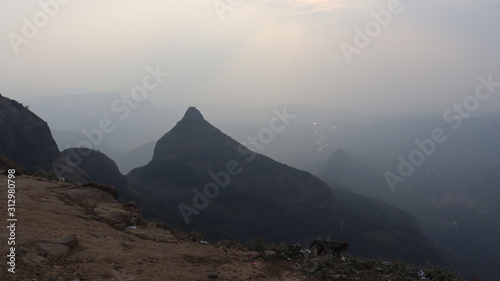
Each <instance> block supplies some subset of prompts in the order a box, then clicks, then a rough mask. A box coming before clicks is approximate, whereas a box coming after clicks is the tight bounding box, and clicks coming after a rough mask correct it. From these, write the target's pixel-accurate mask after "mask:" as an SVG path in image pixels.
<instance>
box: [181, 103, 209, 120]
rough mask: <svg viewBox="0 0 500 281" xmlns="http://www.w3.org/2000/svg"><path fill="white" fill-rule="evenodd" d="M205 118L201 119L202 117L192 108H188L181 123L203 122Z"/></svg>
mask: <svg viewBox="0 0 500 281" xmlns="http://www.w3.org/2000/svg"><path fill="white" fill-rule="evenodd" d="M204 120H205V118H203V115H201V112H200V111H199V110H198V109H197V108H196V107H194V106H190V107H189V108H188V109H187V110H186V113H185V114H184V117H182V120H181V122H182V121H190V122H193V121H204Z"/></svg>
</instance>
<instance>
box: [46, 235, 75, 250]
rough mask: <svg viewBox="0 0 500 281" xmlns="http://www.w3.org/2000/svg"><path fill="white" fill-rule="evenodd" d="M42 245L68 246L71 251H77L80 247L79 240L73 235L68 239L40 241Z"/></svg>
mask: <svg viewBox="0 0 500 281" xmlns="http://www.w3.org/2000/svg"><path fill="white" fill-rule="evenodd" d="M40 243H50V244H60V245H64V246H67V247H69V248H70V249H75V248H76V247H78V238H77V237H76V235H75V234H71V235H68V236H66V237H58V238H49V239H42V240H40Z"/></svg>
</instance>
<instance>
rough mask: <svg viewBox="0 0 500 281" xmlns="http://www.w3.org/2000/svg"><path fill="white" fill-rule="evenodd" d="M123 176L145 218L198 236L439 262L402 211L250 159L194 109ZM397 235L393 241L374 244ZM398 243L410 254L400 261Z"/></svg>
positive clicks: (247, 152)
mask: <svg viewBox="0 0 500 281" xmlns="http://www.w3.org/2000/svg"><path fill="white" fill-rule="evenodd" d="M285 109H286V108H285ZM284 112H286V110H284ZM275 113H276V112H275ZM278 113H279V112H278ZM278 113H276V114H278ZM277 117H278V115H277ZM276 120H279V118H277V119H276ZM283 122H284V121H283ZM275 125H276V126H281V125H282V124H275ZM284 125H287V124H284ZM251 138H253V137H252V136H251ZM257 139H258V138H257ZM126 177H127V180H128V184H129V190H128V192H127V193H128V195H129V196H131V197H130V198H126V199H128V200H134V201H136V202H137V203H138V204H139V205H140V206H141V208H142V211H143V213H144V214H145V216H147V217H148V218H151V219H157V220H162V221H165V222H167V223H168V224H170V225H174V226H176V227H179V228H183V229H185V230H195V231H201V232H204V233H205V235H206V237H207V238H208V239H218V238H230V237H236V238H237V239H239V240H249V239H252V238H255V237H262V238H263V239H265V240H267V241H274V242H281V241H289V242H291V241H294V242H302V243H304V244H306V243H311V241H313V240H314V239H316V238H317V237H318V236H319V237H323V238H324V239H326V238H328V237H330V238H331V239H335V240H346V241H348V242H349V243H353V244H354V245H356V247H354V248H353V250H352V253H358V254H366V255H374V256H385V257H393V258H406V259H409V260H414V261H427V260H434V261H435V260H439V259H440V258H439V257H440V254H439V253H438V252H437V251H436V250H435V248H434V247H433V246H432V245H430V244H429V242H428V241H427V240H426V238H425V236H424V235H423V234H422V233H421V232H420V231H419V230H418V226H417V225H416V224H415V220H414V219H413V218H412V217H411V216H410V215H408V214H407V213H404V212H402V211H400V210H398V209H396V208H394V207H391V206H389V205H385V204H381V203H379V202H375V201H374V200H370V199H367V198H365V197H362V196H359V195H355V194H352V193H350V192H348V191H342V190H338V189H337V190H333V191H332V189H331V188H330V186H328V185H327V184H326V183H325V182H323V181H321V180H320V179H318V178H317V177H315V176H313V175H311V174H310V173H307V172H304V171H301V170H298V169H295V168H292V167H289V166H287V165H285V164H282V163H278V162H276V161H274V160H273V159H271V158H269V157H267V156H264V155H261V154H258V153H255V152H253V151H251V150H249V149H247V148H246V147H244V146H243V145H241V144H240V143H239V142H237V141H235V140H233V139H232V138H231V137H229V136H227V135H225V134H224V133H223V132H221V131H220V130H219V129H217V128H215V127H214V126H212V125H211V124H210V123H209V122H207V121H206V120H205V119H204V118H203V116H202V115H201V113H200V112H199V111H198V110H197V109H196V108H194V107H191V108H189V109H188V110H187V112H186V114H185V115H184V117H183V118H182V120H181V121H179V122H178V123H177V125H176V126H175V127H174V128H172V130H170V131H169V132H168V133H166V134H165V135H164V136H163V137H161V138H160V140H159V141H158V142H157V144H156V147H155V151H154V156H153V159H152V160H151V161H150V162H149V163H148V164H147V165H146V166H143V167H139V168H136V169H134V170H132V171H131V172H130V173H129V174H128V175H127V176H126ZM396 233H397V235H398V239H379V238H380V237H383V236H384V235H388V237H394V235H396ZM395 240H397V243H396V242H395ZM402 243H407V244H408V245H410V246H409V247H410V248H412V249H410V250H408V251H406V252H405V253H407V254H405V256H401V252H402V251H401V249H400V246H401V244H402ZM421 249H427V250H424V251H422V250H421Z"/></svg>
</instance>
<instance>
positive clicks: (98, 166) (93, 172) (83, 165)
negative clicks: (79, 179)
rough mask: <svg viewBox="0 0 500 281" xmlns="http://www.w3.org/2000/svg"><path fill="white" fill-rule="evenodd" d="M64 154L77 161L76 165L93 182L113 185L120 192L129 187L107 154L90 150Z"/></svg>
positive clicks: (72, 149)
mask: <svg viewBox="0 0 500 281" xmlns="http://www.w3.org/2000/svg"><path fill="white" fill-rule="evenodd" d="M62 153H63V155H65V157H66V158H69V159H75V161H77V162H75V163H74V164H75V165H77V166H78V167H79V168H80V169H82V170H84V171H85V172H86V173H87V175H88V176H89V177H90V180H91V181H93V182H98V183H103V184H107V185H112V186H114V187H116V188H118V190H119V191H120V190H123V189H124V188H125V187H126V186H127V179H126V178H125V176H124V175H122V174H121V173H120V171H119V170H118V166H116V163H115V162H114V161H113V160H112V159H111V158H109V157H108V156H106V154H104V153H102V152H100V151H97V150H92V149H88V148H68V149H65V150H64V151H63V152H62ZM73 157H74V158H73Z"/></svg>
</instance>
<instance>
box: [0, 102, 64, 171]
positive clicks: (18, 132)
mask: <svg viewBox="0 0 500 281" xmlns="http://www.w3.org/2000/svg"><path fill="white" fill-rule="evenodd" d="M0 132H1V134H0V154H1V155H4V156H6V157H8V158H10V159H11V160H12V161H14V162H15V163H17V164H18V165H20V166H21V167H23V168H25V169H29V170H35V171H36V170H50V169H51V164H52V162H53V161H54V160H56V159H57V158H58V157H59V156H60V153H59V150H58V149H57V145H56V142H55V141H54V139H53V138H52V135H51V133H50V129H49V127H48V126H47V123H46V122H45V121H43V120H42V119H40V118H39V117H38V116H36V115H35V114H34V113H33V112H31V111H30V110H29V109H28V108H26V107H25V106H23V105H22V104H20V103H18V102H16V101H14V100H11V99H8V98H6V97H3V96H1V95H0Z"/></svg>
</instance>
